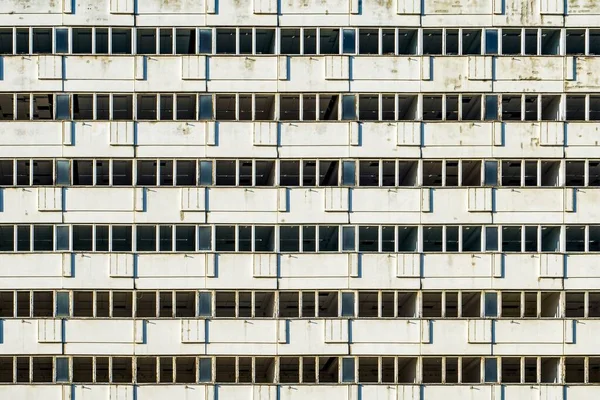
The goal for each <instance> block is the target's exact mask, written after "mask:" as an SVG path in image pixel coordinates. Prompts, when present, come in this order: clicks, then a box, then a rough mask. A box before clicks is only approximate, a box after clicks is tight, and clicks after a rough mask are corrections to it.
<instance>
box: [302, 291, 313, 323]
mask: <svg viewBox="0 0 600 400" xmlns="http://www.w3.org/2000/svg"><path fill="white" fill-rule="evenodd" d="M315 310H316V309H315V292H302V318H314V317H315V316H316V312H315Z"/></svg>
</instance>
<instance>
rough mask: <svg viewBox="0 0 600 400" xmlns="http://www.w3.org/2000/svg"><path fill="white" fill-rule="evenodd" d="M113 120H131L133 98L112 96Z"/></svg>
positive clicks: (129, 96)
mask: <svg viewBox="0 0 600 400" xmlns="http://www.w3.org/2000/svg"><path fill="white" fill-rule="evenodd" d="M112 119H113V120H131V119H133V96H131V95H113V115H112Z"/></svg>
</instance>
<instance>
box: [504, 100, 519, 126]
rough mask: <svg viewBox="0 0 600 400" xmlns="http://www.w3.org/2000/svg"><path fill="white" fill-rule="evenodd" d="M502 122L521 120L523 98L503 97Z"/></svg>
mask: <svg viewBox="0 0 600 400" xmlns="http://www.w3.org/2000/svg"><path fill="white" fill-rule="evenodd" d="M502 120H503V121H520V120H521V96H510V95H502Z"/></svg>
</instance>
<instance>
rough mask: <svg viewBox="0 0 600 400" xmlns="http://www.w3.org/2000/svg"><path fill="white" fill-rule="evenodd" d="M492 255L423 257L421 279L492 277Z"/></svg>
mask: <svg viewBox="0 0 600 400" xmlns="http://www.w3.org/2000/svg"><path fill="white" fill-rule="evenodd" d="M492 257H493V256H492V254H468V253H460V254H457V253H454V254H451V253H449V254H435V253H427V254H424V255H423V267H422V268H423V278H424V279H427V278H444V279H446V280H449V279H453V278H484V277H492V276H493V274H494V272H493V261H492Z"/></svg>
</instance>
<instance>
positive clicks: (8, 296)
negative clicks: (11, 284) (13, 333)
mask: <svg viewBox="0 0 600 400" xmlns="http://www.w3.org/2000/svg"><path fill="white" fill-rule="evenodd" d="M14 307H15V299H14V296H13V292H0V317H7V318H12V317H13V316H14V313H15V312H14Z"/></svg>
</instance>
